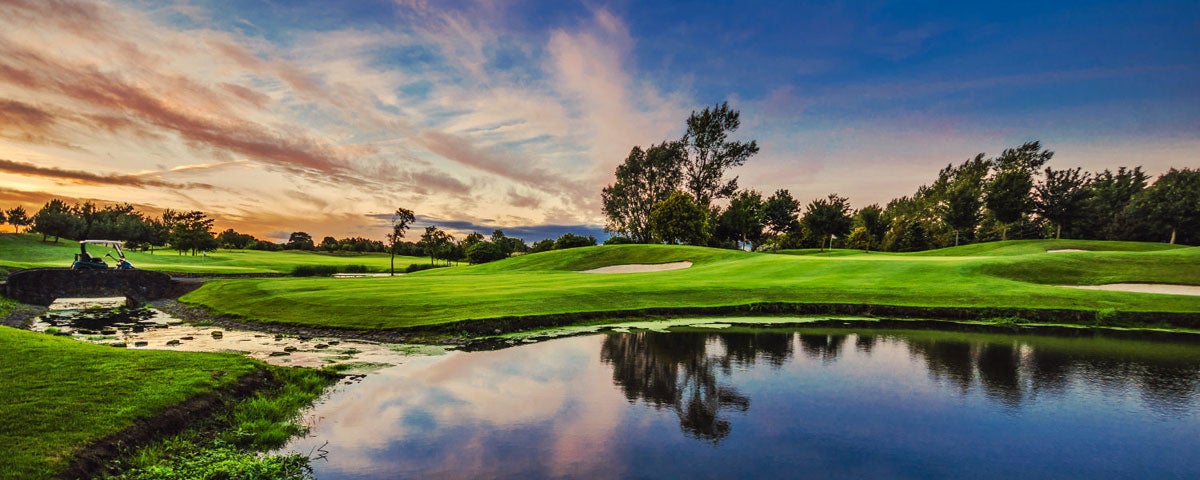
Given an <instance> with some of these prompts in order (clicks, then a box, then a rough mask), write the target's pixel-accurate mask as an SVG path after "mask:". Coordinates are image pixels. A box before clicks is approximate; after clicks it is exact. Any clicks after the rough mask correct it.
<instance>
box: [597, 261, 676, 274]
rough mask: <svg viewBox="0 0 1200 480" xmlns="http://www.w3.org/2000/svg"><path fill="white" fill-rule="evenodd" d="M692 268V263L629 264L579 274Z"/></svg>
mask: <svg viewBox="0 0 1200 480" xmlns="http://www.w3.org/2000/svg"><path fill="white" fill-rule="evenodd" d="M690 266H692V262H689V261H686V260H685V261H682V262H671V263H631V264H627V265H610V266H607V267H600V268H593V269H591V270H584V271H582V272H580V273H645V272H665V271H667V270H681V269H684V268H688V267H690Z"/></svg>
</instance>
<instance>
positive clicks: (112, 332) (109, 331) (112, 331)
mask: <svg viewBox="0 0 1200 480" xmlns="http://www.w3.org/2000/svg"><path fill="white" fill-rule="evenodd" d="M100 334H101V335H116V334H117V331H116V329H112V328H109V329H105V330H101V331H100Z"/></svg>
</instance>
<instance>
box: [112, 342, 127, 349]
mask: <svg viewBox="0 0 1200 480" xmlns="http://www.w3.org/2000/svg"><path fill="white" fill-rule="evenodd" d="M108 346H110V347H117V348H125V347H127V346H128V345H126V344H125V342H114V343H110V344H108Z"/></svg>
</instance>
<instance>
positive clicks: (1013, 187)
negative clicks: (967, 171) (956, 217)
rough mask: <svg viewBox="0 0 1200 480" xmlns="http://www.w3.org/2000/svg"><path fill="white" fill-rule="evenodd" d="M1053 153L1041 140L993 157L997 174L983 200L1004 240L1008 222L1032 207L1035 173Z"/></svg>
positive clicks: (1007, 150) (989, 184)
mask: <svg viewBox="0 0 1200 480" xmlns="http://www.w3.org/2000/svg"><path fill="white" fill-rule="evenodd" d="M1053 156H1054V152H1051V151H1050V150H1042V146H1041V143H1039V142H1036V141H1033V142H1025V143H1024V144H1022V145H1021V146H1020V147H1017V148H1008V149H1005V150H1004V152H1002V153H1001V154H1000V156H999V157H997V158H996V159H994V160H992V162H991V163H992V167H993V169H994V170H995V174H994V175H993V176H992V179H991V181H990V182H988V183H987V186H986V188H985V193H984V204H985V205H986V206H987V209H988V210H989V211H991V212H992V215H993V216H994V217H996V221H998V222H1000V224H1001V230H1000V238H1001V239H1002V240H1007V239H1008V227H1009V225H1011V224H1012V223H1013V222H1016V221H1017V220H1020V219H1021V218H1022V217H1024V216H1025V214H1026V213H1028V212H1029V211H1030V210H1032V209H1033V199H1032V198H1031V197H1030V190H1032V189H1033V174H1034V172H1036V171H1037V170H1038V169H1040V168H1042V166H1043V165H1045V164H1046V162H1048V161H1050V158H1052V157H1053Z"/></svg>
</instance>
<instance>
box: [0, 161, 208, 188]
mask: <svg viewBox="0 0 1200 480" xmlns="http://www.w3.org/2000/svg"><path fill="white" fill-rule="evenodd" d="M0 172H3V173H11V174H15V175H24V176H29V177H42V178H47V179H50V180H53V181H56V182H59V183H72V184H83V185H112V186H121V187H132V188H147V187H158V188H171V189H188V190H193V189H200V190H214V189H216V187H214V186H212V185H209V184H207V183H198V182H188V183H176V182H168V181H164V180H159V179H155V178H147V177H146V176H143V175H120V174H108V175H101V174H97V173H92V172H87V171H83V170H65V169H61V168H56V167H39V166H37V165H34V164H32V163H24V162H14V161H12V160H5V159H2V158H0Z"/></svg>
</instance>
